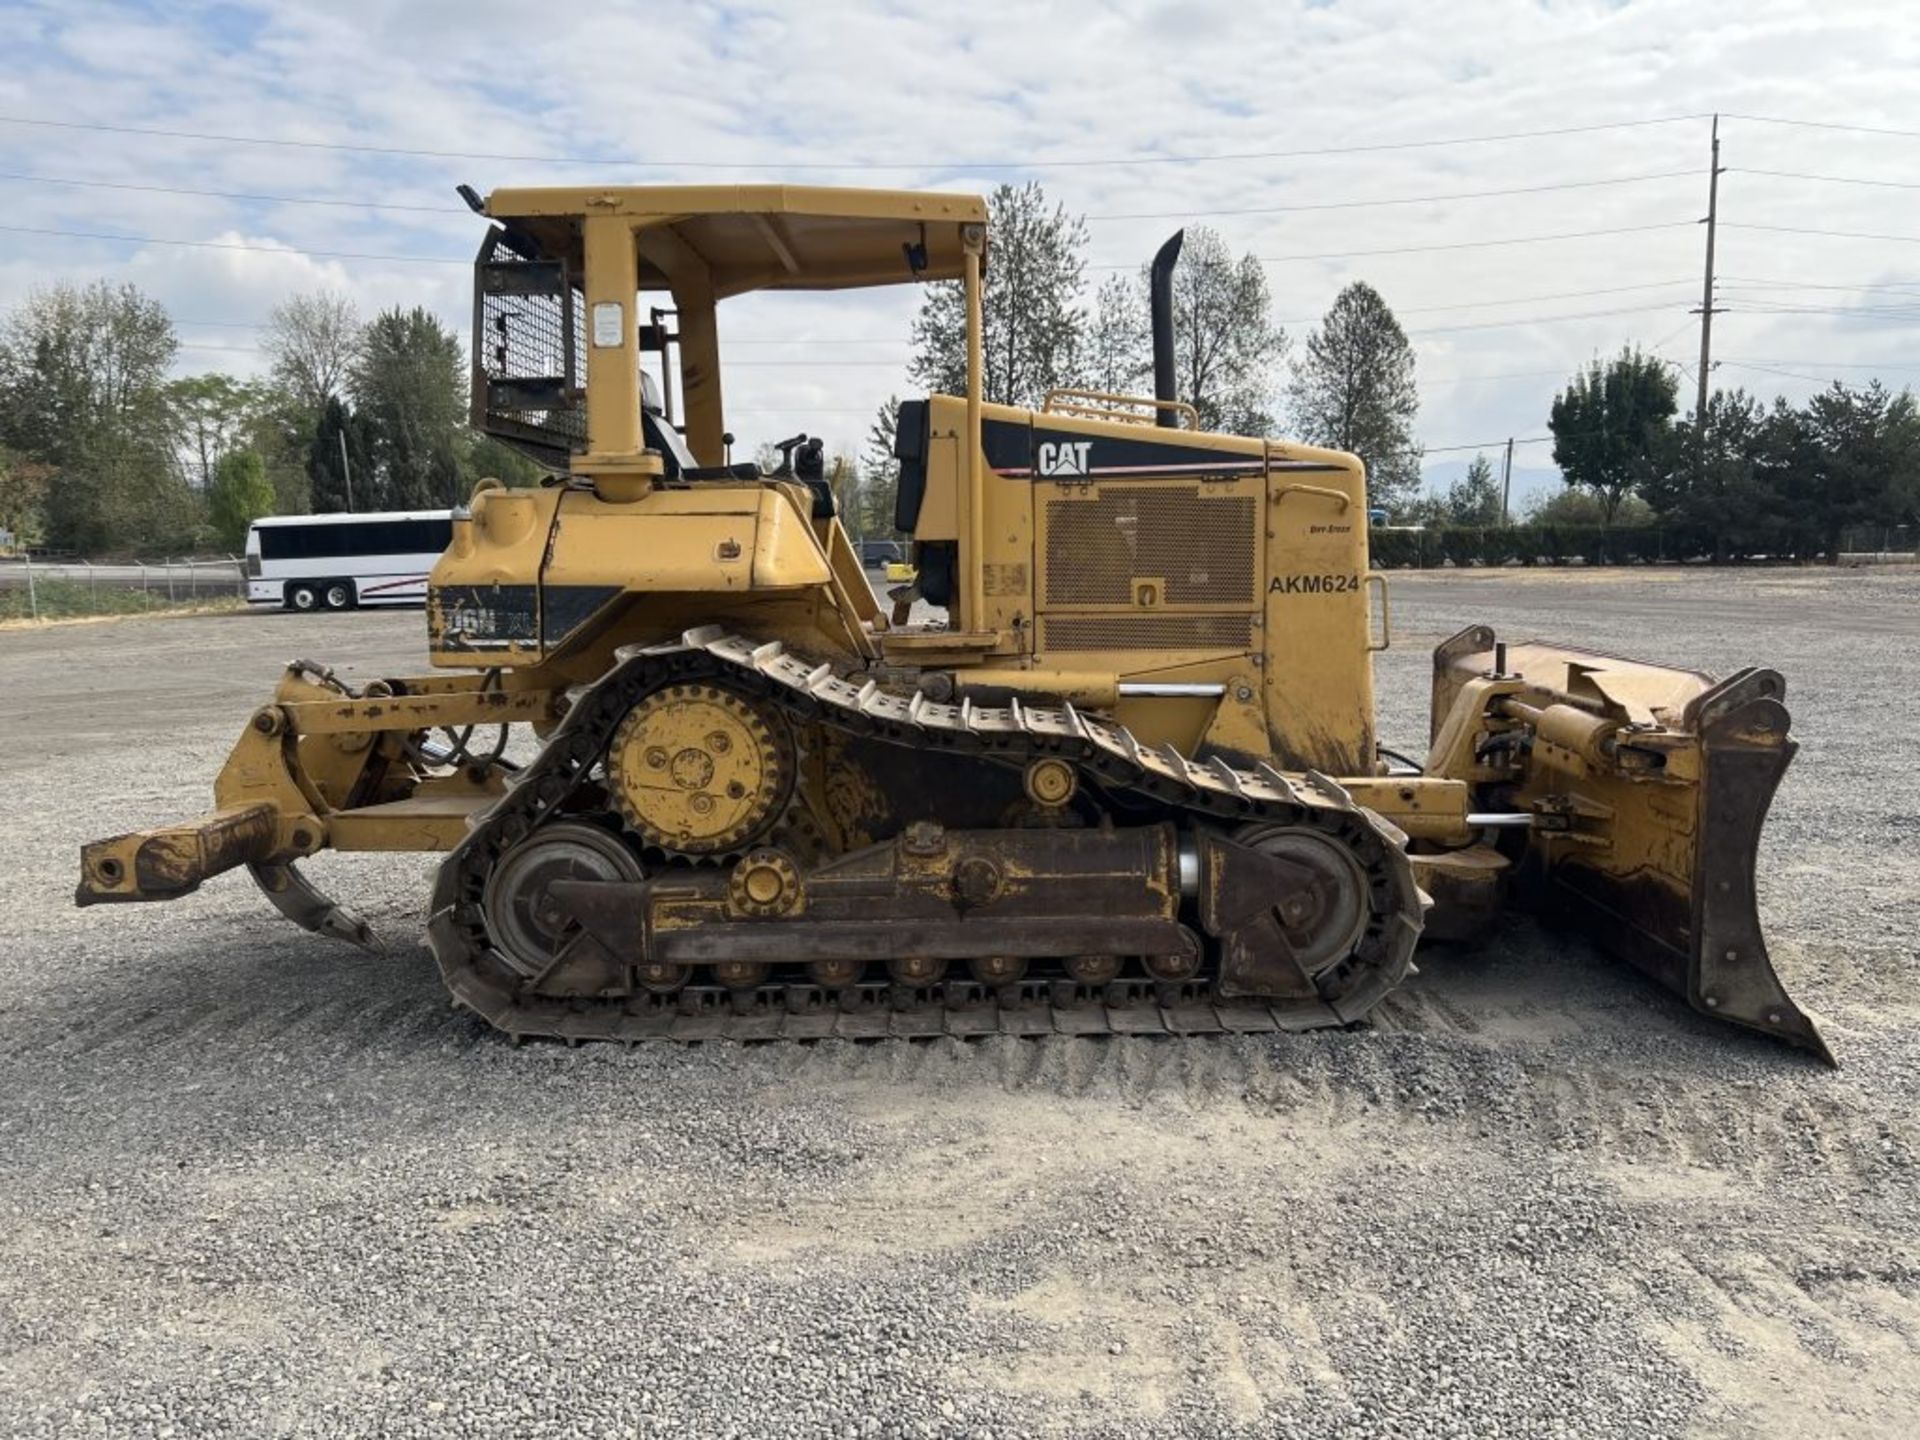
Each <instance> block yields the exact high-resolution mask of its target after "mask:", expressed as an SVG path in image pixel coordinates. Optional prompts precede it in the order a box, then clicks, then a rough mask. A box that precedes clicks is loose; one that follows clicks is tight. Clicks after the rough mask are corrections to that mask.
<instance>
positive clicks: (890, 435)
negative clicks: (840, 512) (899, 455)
mask: <svg viewBox="0 0 1920 1440" xmlns="http://www.w3.org/2000/svg"><path fill="white" fill-rule="evenodd" d="M899 428H900V397H899V396H897V395H889V396H888V397H887V398H886V399H885V400H884V401H882V402H881V405H880V409H879V411H878V413H876V414H875V415H874V417H873V424H872V425H871V426H869V427H868V429H867V439H866V444H865V445H863V446H862V447H861V450H860V503H859V510H860V533H861V535H862V536H864V537H866V538H868V539H874V538H878V537H881V536H886V535H892V534H895V533H896V532H895V530H894V528H893V513H894V501H895V498H896V497H897V496H898V494H899V490H900V462H899V461H898V460H896V459H894V457H893V444H894V435H895V433H896V432H897V431H898V430H899Z"/></svg>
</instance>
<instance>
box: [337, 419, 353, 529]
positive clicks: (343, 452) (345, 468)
mask: <svg viewBox="0 0 1920 1440" xmlns="http://www.w3.org/2000/svg"><path fill="white" fill-rule="evenodd" d="M340 474H341V475H342V476H343V477H345V479H346V482H347V513H348V514H349V515H351V514H352V513H353V465H352V464H351V463H350V462H349V461H348V459H347V432H346V429H345V427H342V428H341V430H340Z"/></svg>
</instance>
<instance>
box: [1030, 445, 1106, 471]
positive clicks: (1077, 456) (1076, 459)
mask: <svg viewBox="0 0 1920 1440" xmlns="http://www.w3.org/2000/svg"><path fill="white" fill-rule="evenodd" d="M1092 449H1093V442H1092V441H1091V440H1061V441H1058V442H1055V441H1052V440H1042V441H1041V442H1040V447H1039V458H1040V463H1039V464H1038V465H1036V466H1034V473H1035V474H1036V475H1085V474H1086V473H1087V456H1088V454H1089V453H1090V452H1091V451H1092Z"/></svg>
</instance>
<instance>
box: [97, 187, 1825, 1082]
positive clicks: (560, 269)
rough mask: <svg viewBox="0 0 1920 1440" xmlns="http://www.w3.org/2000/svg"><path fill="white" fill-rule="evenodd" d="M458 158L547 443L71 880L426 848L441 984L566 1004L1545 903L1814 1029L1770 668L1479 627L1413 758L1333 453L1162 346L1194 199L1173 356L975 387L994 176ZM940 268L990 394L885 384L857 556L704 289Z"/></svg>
mask: <svg viewBox="0 0 1920 1440" xmlns="http://www.w3.org/2000/svg"><path fill="white" fill-rule="evenodd" d="M464 193H466V194H467V195H468V196H469V199H470V203H472V204H473V205H474V206H475V208H476V209H477V210H479V211H480V212H481V213H482V214H483V215H484V216H486V217H487V218H488V219H489V220H490V222H491V223H490V225H489V227H488V229H487V232H486V235H485V238H484V240H483V242H482V244H481V247H480V252H479V256H478V258H477V260H476V263H475V266H474V317H475V323H474V356H473V376H472V384H473V389H472V397H473V399H472V403H473V421H474V423H475V425H476V426H477V427H479V428H480V429H481V430H483V431H485V432H486V433H488V434H490V435H493V436H495V437H497V438H499V439H501V440H503V441H506V442H508V443H510V444H513V445H515V446H517V447H519V448H520V449H521V450H523V451H525V452H526V453H528V454H530V455H532V456H533V457H534V458H536V459H537V460H539V461H540V462H541V463H542V464H543V466H545V467H546V469H547V470H548V472H549V478H548V479H547V481H546V482H545V483H544V484H543V485H541V486H540V487H538V488H535V489H507V488H504V487H502V486H500V485H498V484H497V483H495V482H489V481H483V482H481V484H480V486H479V487H478V488H477V489H476V491H475V493H474V494H473V496H472V497H471V499H470V501H469V502H468V504H467V505H466V506H464V507H462V508H460V509H458V510H456V511H455V512H454V521H453V539H452V543H451V545H450V546H449V548H448V549H447V551H446V553H445V554H444V555H443V556H442V557H441V559H440V561H439V563H438V564H437V565H436V566H435V568H434V570H433V573H432V576H431V579H430V583H429V592H428V593H429V598H428V603H427V642H428V643H427V650H428V655H427V658H428V661H429V663H430V666H431V669H430V670H429V672H428V673H426V674H423V675H416V676H408V677H395V678H391V679H383V680H376V681H373V682H371V683H369V684H366V685H364V686H362V687H360V688H358V689H356V688H354V687H352V686H350V685H348V684H346V683H345V682H343V681H342V680H341V679H340V678H339V677H338V676H337V675H336V674H335V673H334V672H333V671H332V670H330V669H328V668H327V667H325V666H323V665H317V664H313V663H311V662H304V661H303V662H296V663H295V664H294V665H292V666H290V667H289V668H288V670H287V672H286V673H285V674H284V675H283V676H282V677H281V679H280V682H279V686H278V688H277V690H276V691H275V693H274V696H273V698H272V700H271V701H270V702H269V703H267V704H265V705H263V706H261V707H260V708H259V709H258V710H256V711H255V712H254V713H253V714H252V716H251V717H250V718H249V719H248V721H247V724H246V727H245V729H244V730H243V731H242V733H241V736H240V739H239V741H238V743H237V744H236V745H235V747H234V750H233V754H232V756H231V757H230V758H229V760H228V761H227V764H226V766H225V768H224V769H223V770H222V771H221V773H220V775H219V777H218V778H217V780H216V781H215V785H214V805H213V809H212V810H211V811H210V812H209V813H208V814H206V815H204V816H202V817H200V818H198V819H195V820H191V821H188V822H185V823H182V824H177V825H171V826H164V827H161V828H157V829H153V830H146V831H140V832H136V833H134V834H130V835H121V836H117V837H114V838H111V839H106V840H101V841H97V842H94V843H93V844H90V845H88V846H86V847H85V848H84V851H83V853H82V876H81V882H80V888H79V894H78V899H79V902H80V903H81V904H83V905H86V904H95V903H101V902H109V901H140V900H164V899H173V898H177V897H179V896H183V895H186V894H189V893H191V892H192V891H193V890H195V889H196V888H197V887H198V886H199V885H200V884H201V883H202V882H203V881H205V880H207V879H208V878H210V877H212V876H214V875H217V874H220V873H221V872H223V871H226V870H231V869H237V868H239V867H242V866H244V867H246V868H247V869H248V871H249V872H250V873H251V874H252V876H253V878H254V879H255V880H256V881H257V882H258V883H259V885H260V887H261V888H262V890H264V892H265V893H266V895H267V897H268V898H269V899H270V900H271V901H272V902H273V903H274V904H275V905H276V906H278V907H279V908H280V909H281V910H282V911H283V912H284V913H285V914H286V915H287V916H288V917H289V918H291V919H293V920H295V921H296V922H297V923H299V924H301V925H303V926H305V927H306V928H308V929H309V930H313V931H315V932H317V933H319V934H323V935H328V936H333V937H337V938H340V939H344V940H347V941H350V942H353V943H356V944H360V945H363V946H369V947H374V946H377V945H378V943H379V942H378V941H377V940H376V938H375V937H374V935H373V932H372V930H371V928H370V927H369V926H368V924H367V923H366V922H365V921H364V920H363V919H362V918H361V917H359V916H358V915H357V914H355V913H354V912H353V911H351V910H350V909H348V908H346V907H345V906H342V905H340V904H338V903H336V902H334V901H333V900H331V899H329V898H328V897H327V896H325V895H323V894H321V893H320V892H319V891H318V890H317V889H315V888H314V887H313V885H312V884H311V883H310V882H309V880H308V879H307V877H306V876H305V875H304V874H303V872H302V870H301V868H300V865H301V862H302V861H304V860H306V859H308V858H309V857H311V856H313V855H315V854H317V853H319V852H321V851H323V850H329V849H331V850H387V851H399V850H419V851H433V852H439V853H441V854H443V856H444V858H443V859H442V861H441V862H440V868H439V871H438V875H437V878H436V879H435V882H434V886H433V895H432V902H431V906H430V919H429V924H428V938H429V942H430V944H431V947H432V950H433V954H434V956H435V957H436V959H437V961H438V963H439V967H440V970H441V973H442V975H443V977H444V979H445V982H446V984H447V987H448V989H449V990H450V991H451V992H452V994H453V996H454V997H455V999H456V1000H457V1001H458V1002H460V1003H461V1004H464V1005H466V1006H468V1007H471V1008H472V1009H473V1010H474V1011H475V1012H477V1013H478V1014H479V1015H481V1016H483V1017H484V1018H485V1019H486V1020H487V1021H489V1022H490V1023H491V1024H493V1025H494V1026H496V1027H498V1028H499V1029H500V1030H502V1031H504V1032H507V1033H508V1034H510V1035H513V1036H515V1037H523V1036H553V1037H560V1038H565V1039H569V1040H576V1039H591V1038H603V1039H618V1040H641V1039H654V1038H660V1039H675V1040H691V1039H703V1038H710V1037H720V1036H730V1037H737V1038H743V1039H777V1038H809V1037H824V1036H886V1035H962V1036H964V1035H974V1034H986V1033H1015V1034H1027V1033H1060V1032H1065V1033H1074V1034H1094V1033H1105V1032H1122V1033H1166V1032H1173V1033H1194V1032H1214V1031H1274V1030H1296V1029H1310V1028H1314V1027H1318V1026H1335V1025H1345V1024H1350V1023H1352V1022H1355V1021H1359V1020H1361V1019H1362V1018H1363V1017H1365V1016H1366V1015H1367V1014H1368V1012H1369V1011H1370V1010H1372V1008H1373V1007H1374V1006H1375V1005H1376V1004H1378V1003H1379V1001H1380V1000H1381V999H1382V997H1384V996H1386V995H1387V994H1389V993H1391V992H1392V991H1393V989H1394V988H1395V987H1396V986H1398V985H1399V984H1401V983H1402V982H1403V981H1404V980H1405V979H1406V978H1407V976H1408V975H1409V974H1411V973H1412V970H1413V964H1414V955H1415V950H1416V947H1417V946H1419V945H1420V943H1421V942H1422V941H1423V940H1433V939H1441V940H1454V941H1470V940H1471V938H1472V937H1473V936H1474V935H1475V934H1477V933H1479V932H1480V931H1481V930H1482V929H1483V928H1484V927H1485V926H1486V925H1487V924H1488V923H1489V922H1490V921H1491V920H1492V919H1493V918H1494V917H1496V916H1497V915H1499V914H1500V913H1501V912H1502V911H1503V910H1504V909H1506V908H1507V907H1508V906H1520V907H1523V908H1525V909H1528V910H1530V911H1533V912H1535V913H1538V914H1541V915H1543V916H1546V917H1548V918H1550V919H1552V920H1554V921H1556V922H1558V923H1564V924H1568V925H1571V926H1573V927H1574V928H1576V929H1577V930H1578V931H1579V932H1581V933H1583V934H1585V935H1588V936H1590V937H1592V938H1593V939H1594V940H1595V941H1596V942H1598V943H1599V944H1600V945H1601V946H1603V947H1604V948H1606V949H1607V950H1610V951H1612V952H1613V953H1615V954H1617V955H1619V956H1621V957H1622V958H1624V959H1626V960H1628V961H1630V962H1631V963H1633V964H1634V965H1636V966H1638V967H1639V968H1640V969H1642V970H1644V971H1645V972H1646V973H1647V974H1649V975H1651V976H1652V977H1654V978H1655V979H1656V980H1658V981H1660V982H1661V983H1662V984H1663V985H1665V986H1667V987H1668V988H1670V989H1671V990H1673V991H1675V992H1677V993H1678V994H1679V995H1681V996H1682V997H1683V998H1684V999H1685V1000H1686V1001H1687V1003H1688V1004H1690V1005H1692V1006H1693V1007H1694V1008H1696V1009H1698V1010H1700V1011H1702V1012H1704V1013H1706V1014H1709V1015H1713V1016H1717V1017H1719V1018H1721V1019H1725V1020H1730V1021H1733V1022H1735V1023H1737V1024H1740V1025H1744V1026H1747V1027H1750V1028H1752V1029H1755V1030H1759V1031H1762V1032H1764V1033H1766V1034H1769V1035H1773V1036H1776V1037H1778V1038H1780V1039H1782V1040H1785V1041H1787V1042H1789V1043H1791V1044H1794V1045H1797V1046H1801V1047H1803V1048H1805V1049H1807V1050H1810V1051H1812V1052H1813V1053H1814V1054H1816V1055H1818V1056H1820V1057H1821V1058H1822V1059H1827V1060H1829V1061H1830V1060H1831V1056H1830V1055H1829V1054H1828V1051H1827V1049H1826V1046H1825V1044H1824V1043H1823V1041H1822V1040H1821V1037H1820V1034H1819V1031H1818V1029H1817V1028H1816V1025H1815V1022H1814V1020H1813V1019H1812V1018H1811V1017H1810V1016H1809V1015H1808V1014H1807V1013H1806V1012H1805V1011H1803V1010H1801V1009H1800V1008H1799V1007H1798V1006H1797V1005H1796V1004H1795V1003H1794V1002H1793V1001H1792V1000H1791V999H1790V998H1789V997H1788V995H1787V994H1786V992H1785V990H1784V989H1783V987H1782V986H1781V984H1780V982H1779V980H1778V978H1777V977H1776V975H1775V972H1774V969H1773V966H1772V964H1771V962H1770V960H1769V958H1768V955H1767V950H1766V945H1765V941H1764V938H1763V936H1762V934H1761V929H1760V923H1759V918H1758V913H1757V909H1756V904H1755V895H1754V867H1755V855H1756V851H1757V847H1758V842H1759V837H1760V831H1761V827H1762V825H1763V824H1764V821H1765V818H1766V813H1767V808H1768V805H1769V803H1770V801H1771V799H1772V796H1773V793H1774V790H1775V788H1776V787H1777V785H1778V784H1779V781H1780V777H1781V775H1782V773H1783V772H1784V770H1785V769H1786V766H1787V764H1788V762H1789V760H1790V759H1791V757H1792V755H1793V751H1794V743H1793V741H1792V739H1791V738H1790V735H1789V726H1788V716H1787V711H1786V708H1785V705H1784V703H1783V702H1784V686H1783V683H1782V680H1781V677H1780V676H1779V675H1778V674H1776V673H1775V672H1773V671H1771V670H1760V669H1749V670H1743V671H1740V672H1739V673H1737V674H1734V675H1731V676H1728V677H1727V678H1725V679H1723V680H1715V679H1713V678H1712V677H1710V676H1707V675H1704V674H1699V673H1696V672H1692V671H1682V670H1675V669H1669V668H1665V667H1661V666H1654V665H1645V664H1640V663H1637V662H1634V661H1630V660H1623V659H1618V658H1615V657H1611V656H1606V655H1600V654H1594V653H1589V652H1587V651H1583V650H1577V649H1572V648H1568V647H1566V646H1561V645H1552V644H1542V643H1532V642H1528V643H1514V644H1508V643H1504V642H1502V641H1500V640H1497V639H1496V638H1495V636H1494V635H1493V633H1492V631H1491V630H1489V629H1487V628H1485V627H1481V626H1476V627H1472V628H1469V629H1467V630H1464V631H1462V632H1461V633H1460V634H1458V635H1456V636H1454V637H1453V638H1451V639H1450V640H1448V641H1446V642H1445V643H1443V644H1442V645H1441V646H1440V647H1439V648H1438V649H1437V650H1436V651H1435V654H1434V673H1433V698H1432V717H1431V728H1430V734H1429V737H1428V749H1427V752H1426V755H1425V757H1424V759H1422V760H1419V761H1409V760H1403V759H1399V758H1397V757H1396V756H1395V755H1394V753H1393V752H1390V751H1387V750H1384V749H1383V748H1382V747H1381V745H1380V743H1379V740H1378V737H1377V735H1376V733H1375V713H1374V695H1373V675H1372V663H1373V662H1372V657H1373V653H1374V652H1375V651H1378V650H1380V649H1383V648H1385V647H1386V645H1387V644H1388V643H1389V641H1390V634H1389V631H1390V611H1389V607H1388V603H1387V602H1388V595H1387V585H1386V580H1385V578H1384V577H1383V576H1381V575H1380V574H1378V573H1377V572H1375V571H1373V570H1372V569H1371V568H1370V565H1369V562H1368V549H1367V511H1366V484H1365V476H1364V473H1363V470H1362V467H1361V464H1360V462H1359V461H1358V460H1357V459H1355V458H1354V457H1353V456H1351V455H1347V454H1342V453H1339V452H1335V451H1330V450H1323V449H1317V448H1314V447H1311V446H1305V445H1297V444H1293V443H1290V442H1287V441H1282V440H1267V439H1252V438H1246V437H1242V436H1235V435H1222V434H1212V433H1208V432H1206V431H1203V430H1201V429H1200V428H1199V420H1198V416H1197V415H1196V414H1195V412H1194V410H1193V409H1192V408H1191V407H1190V406H1188V405H1185V404H1182V403H1181V402H1180V401H1178V400H1177V399H1175V398H1174V385H1173V366H1172V339H1173V337H1172V321H1171V305H1170V303H1169V299H1168V297H1169V293H1170V291H1169V284H1170V277H1171V273H1172V270H1173V267H1174V265H1175V264H1176V263H1177V256H1178V248H1179V246H1178V240H1179V237H1177V236H1176V237H1175V238H1174V240H1173V241H1170V242H1169V244H1168V245H1167V246H1166V247H1164V248H1163V249H1162V251H1161V252H1160V254H1159V255H1158V256H1157V257H1156V258H1155V261H1154V264H1153V267H1152V277H1153V285H1152V293H1153V307H1152V308H1153V316H1152V319H1153V332H1154V346H1155V394H1154V395H1153V396H1127V395H1111V394H1104V393H1096V392H1090V391H1083V390H1057V391H1054V392H1053V393H1051V394H1050V395H1048V397H1047V398H1046V401H1045V403H1044V404H1042V405H1041V406H1040V407H1039V408H1037V409H1023V408H1016V407H1010V406H1005V405H997V404H989V403H987V402H986V401H985V400H984V399H983V396H982V372H983V366H982V360H981V352H980V346H981V329H982V327H981V295H982V277H983V273H984V270H985V267H986V265H987V264H988V263H989V244H988V236H987V210H986V206H985V204H984V203H983V202H982V201H981V200H980V199H978V198H977V197H974V196H969V195H951V194H929V193H916V192H892V191H863V190H842V189H808V188H797V187H784V186H714V187H674V188H666V187H610V188H609V187H580V188H551V189H547V188H540V189H507V190H496V191H495V192H493V193H492V194H491V195H490V196H488V197H486V198H485V199H484V200H481V199H480V197H479V196H477V195H474V194H472V192H464ZM936 282H939V283H952V284H956V285H958V286H959V287H960V289H961V291H962V293H963V294H964V297H965V301H966V311H967V316H968V325H967V364H966V393H965V394H963V395H931V396H927V397H925V398H922V399H916V400H909V401H907V402H905V403H903V404H902V405H901V406H900V418H899V426H898V433H897V436H896V439H895V447H894V454H895V457H896V459H897V460H898V463H899V486H898V508H897V513H896V515H895V517H894V519H895V524H896V527H897V529H898V531H899V532H900V533H901V534H902V535H903V536H908V537H911V544H912V564H913V569H912V572H911V573H912V575H913V577H914V578H913V579H912V581H911V583H910V584H907V585H903V586H902V587H900V588H899V589H898V590H896V591H894V592H892V593H891V594H890V595H889V596H888V597H887V598H886V601H885V602H883V600H882V598H881V597H880V596H878V595H876V594H875V593H874V590H873V588H872V587H871V585H870V584H869V582H868V580H867V577H866V574H865V572H864V570H863V569H862V567H861V564H860V561H859V556H858V553H857V552H856V550H855V547H854V546H853V544H852V543H851V542H850V541H849V538H848V535H847V532H846V531H845V529H844V528H843V526H842V524H841V521H840V519H839V517H838V516H837V514H836V513H835V505H834V496H833V491H832V487H831V486H830V485H829V484H828V483H826V480H825V478H824V476H823V475H822V473H821V471H822V466H821V463H820V447H819V446H818V444H817V443H814V442H809V441H808V440H807V439H806V437H804V436H801V437H796V439H795V440H794V441H791V442H787V444H786V445H785V448H784V450H783V455H784V459H783V460H782V463H781V464H780V465H779V467H778V469H777V470H775V471H774V472H773V473H771V474H766V473H762V471H761V470H760V469H759V467H758V466H756V465H752V464H740V463H735V462H733V461H732V459H731V446H732V439H733V437H732V436H731V435H730V434H729V433H728V431H727V426H726V407H725V403H724V397H723V389H722V377H723V371H722V367H721V363H720V340H719V328H718V314H719V309H720V302H721V301H723V300H726V299H729V298H731V297H734V296H738V295H744V294H748V293H752V292H757V291H765V290H774V291H779V290H791V291H814V290H836V289H850V288H861V287H868V286H880V285H896V284H927V283H936ZM663 296H664V298H665V300H666V302H667V303H666V304H665V305H664V306H659V305H656V304H655V303H654V302H656V301H658V300H659V299H661V298H662V297H663ZM643 306H644V307H646V308H643ZM917 615H932V616H933V617H935V618H933V619H931V620H925V621H919V622H916V621H915V620H914V619H913V617H914V616H917ZM522 729H525V730H530V731H531V733H532V735H533V736H535V737H537V740H538V744H537V746H534V747H529V746H526V745H524V744H512V743H510V741H511V740H512V739H513V737H514V735H515V734H516V732H518V731H520V730H522ZM515 756H517V757H519V758H517V759H516V758H512V757H515Z"/></svg>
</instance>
